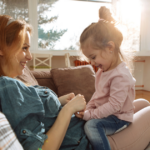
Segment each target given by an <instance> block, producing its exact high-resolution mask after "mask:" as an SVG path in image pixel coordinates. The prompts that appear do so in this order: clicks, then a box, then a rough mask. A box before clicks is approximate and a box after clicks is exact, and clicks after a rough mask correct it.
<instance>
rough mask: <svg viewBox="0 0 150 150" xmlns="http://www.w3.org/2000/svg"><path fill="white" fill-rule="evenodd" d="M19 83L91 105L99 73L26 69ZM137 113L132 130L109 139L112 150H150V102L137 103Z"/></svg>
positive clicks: (83, 68)
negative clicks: (78, 98)
mask: <svg viewBox="0 0 150 150" xmlns="http://www.w3.org/2000/svg"><path fill="white" fill-rule="evenodd" d="M17 78H18V79H19V80H22V81H24V82H27V83H29V84H31V85H37V84H38V85H41V86H46V87H49V88H50V89H52V90H53V91H54V92H55V93H56V94H57V95H58V97H59V96H62V95H65V94H67V93H70V92H74V93H75V94H79V93H80V94H83V95H84V96H85V99H86V101H87V103H88V101H89V100H90V98H91V96H92V94H93V93H94V91H95V87H94V82H95V72H94V70H93V68H92V66H91V65H85V66H78V67H71V68H57V69H52V70H50V71H30V70H29V69H28V67H26V68H25V72H24V74H23V75H21V76H18V77H17ZM134 106H135V114H134V119H133V123H131V124H130V125H129V127H128V128H126V129H124V130H122V131H120V132H118V133H116V134H114V135H111V136H108V139H109V142H110V146H111V150H148V149H149V142H150V103H149V102H148V101H147V100H144V99H137V100H134Z"/></svg>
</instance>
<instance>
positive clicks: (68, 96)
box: [58, 93, 75, 106]
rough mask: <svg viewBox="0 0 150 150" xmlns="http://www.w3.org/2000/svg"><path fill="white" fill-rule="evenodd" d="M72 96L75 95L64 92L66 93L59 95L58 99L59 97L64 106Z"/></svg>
mask: <svg viewBox="0 0 150 150" xmlns="http://www.w3.org/2000/svg"><path fill="white" fill-rule="evenodd" d="M74 97H75V94H74V93H69V94H66V95H63V96H61V97H59V98H58V99H59V101H60V103H61V105H62V106H64V105H65V104H67V103H68V102H69V101H70V100H71V99H72V98H74Z"/></svg>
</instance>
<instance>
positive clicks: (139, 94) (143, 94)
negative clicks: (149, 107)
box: [135, 90, 150, 102]
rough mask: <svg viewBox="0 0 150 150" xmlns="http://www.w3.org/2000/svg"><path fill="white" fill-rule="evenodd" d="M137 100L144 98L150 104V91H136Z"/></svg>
mask: <svg viewBox="0 0 150 150" xmlns="http://www.w3.org/2000/svg"><path fill="white" fill-rule="evenodd" d="M135 98H136V99H138V98H144V99H146V100H148V101H149V102H150V91H145V90H136V95H135Z"/></svg>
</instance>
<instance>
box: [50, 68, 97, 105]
mask: <svg viewBox="0 0 150 150" xmlns="http://www.w3.org/2000/svg"><path fill="white" fill-rule="evenodd" d="M51 74H52V78H53V81H54V83H55V85H56V87H57V92H58V96H62V95H65V94H68V93H71V92H74V93H75V95H77V94H82V95H84V97H85V99H86V101H87V102H88V101H89V100H90V99H91V97H92V95H93V93H94V91H95V86H94V83H95V72H94V70H93V68H92V66H91V65H84V66H78V67H71V68H57V69H52V70H51Z"/></svg>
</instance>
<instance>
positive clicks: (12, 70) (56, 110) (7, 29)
mask: <svg viewBox="0 0 150 150" xmlns="http://www.w3.org/2000/svg"><path fill="white" fill-rule="evenodd" d="M0 33H1V36H0V73H1V75H2V76H1V77H0V85H1V87H2V88H1V89H0V99H1V111H2V112H3V113H4V114H5V116H6V117H7V119H8V121H9V122H10V124H11V126H12V128H13V130H14V131H15V133H16V135H17V137H18V139H19V141H20V143H21V144H22V146H23V147H24V149H25V150H37V149H38V148H42V149H43V150H48V149H49V150H50V149H53V150H56V149H66V150H67V149H83V150H84V149H85V150H86V149H89V150H90V149H92V147H91V145H90V144H89V142H88V140H87V138H86V136H85V134H84V131H83V126H84V121H79V120H80V119H78V118H76V117H73V116H72V115H73V114H74V113H75V112H77V111H81V110H83V109H85V106H86V102H85V99H84V97H83V96H82V95H80V94H79V95H77V96H75V95H74V94H73V93H70V94H68V95H65V96H62V97H60V98H59V100H58V98H57V96H56V94H55V93H54V92H53V91H51V90H50V89H48V88H45V87H41V86H26V85H25V84H24V83H22V82H21V81H18V80H16V79H14V78H15V77H16V76H18V75H21V74H23V72H24V68H25V66H26V63H27V62H28V61H29V60H31V59H32V56H31V53H30V51H29V47H30V34H31V27H30V26H29V25H28V24H27V23H26V22H25V21H21V20H13V19H12V18H11V17H10V16H6V15H4V16H0ZM63 105H64V107H62V106H63ZM70 120H71V122H70ZM77 129H78V132H76V131H77ZM45 133H46V134H45ZM72 135H73V137H72Z"/></svg>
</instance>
